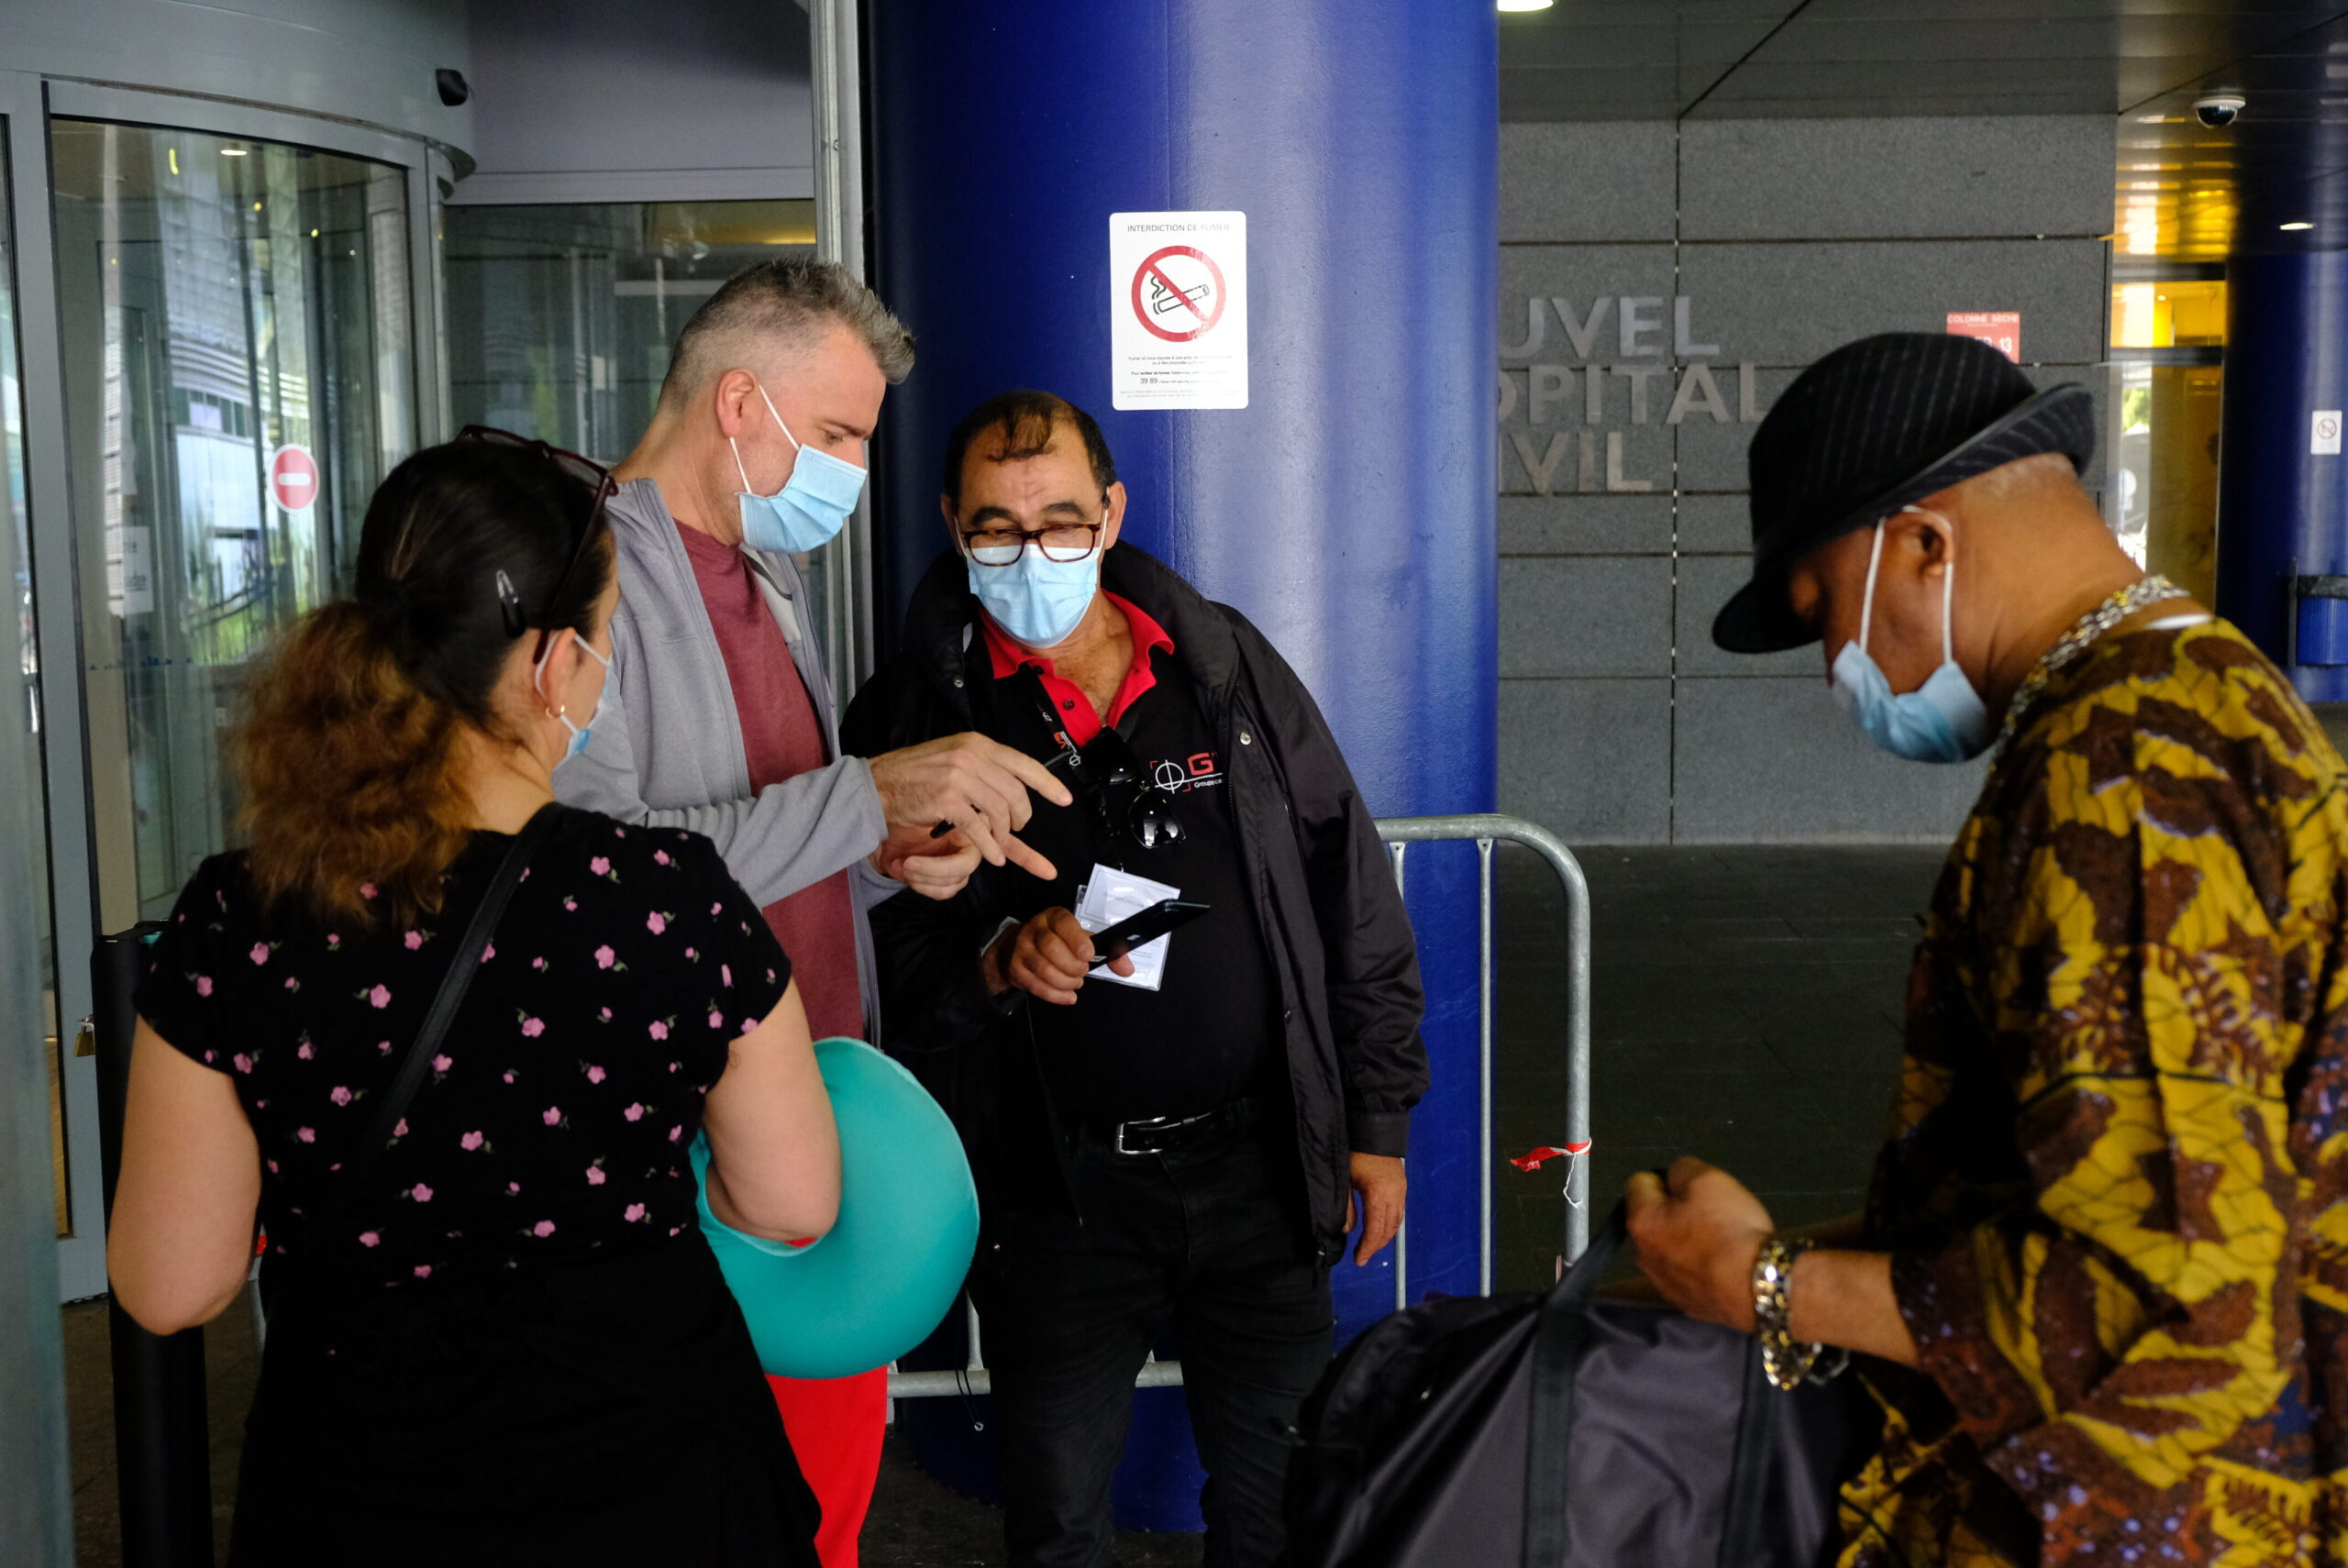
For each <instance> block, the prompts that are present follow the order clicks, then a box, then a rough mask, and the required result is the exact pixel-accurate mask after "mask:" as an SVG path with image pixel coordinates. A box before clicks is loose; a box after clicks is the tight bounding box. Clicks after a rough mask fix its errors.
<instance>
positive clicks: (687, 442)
mask: <svg viewBox="0 0 2348 1568" xmlns="http://www.w3.org/2000/svg"><path fill="white" fill-rule="evenodd" d="M912 369H913V337H912V335H911V334H909V333H908V332H906V330H905V329H904V327H903V326H902V325H900V324H899V322H898V321H897V319H896V317H895V316H893V315H890V313H889V311H888V309H887V307H885V306H884V305H882V304H881V301H880V300H879V299H878V298H877V297H875V296H874V294H873V293H872V292H871V290H869V289H868V288H866V287H865V286H864V285H863V284H862V283H861V282H858V281H857V280H856V279H855V278H853V277H851V276H849V275H848V274H847V272H846V271H842V270H841V269H840V268H839V267H837V266H836V265H833V264H831V263H828V262H819V261H814V260H811V259H799V258H793V259H786V260H780V261H769V262H762V263H760V264H759V265H758V266H755V267H751V268H749V269H748V270H746V271H742V272H740V273H737V274H736V275H735V276H734V277H733V278H731V279H728V280H727V281H726V282H725V285H724V286H723V287H721V288H720V289H718V290H717V292H716V293H714V294H712V295H711V296H710V297H709V299H708V301H707V302H705V303H704V304H703V305H702V306H701V308H700V309H699V310H697V311H695V312H694V313H693V316H692V320H690V321H688V322H687V323H686V324H685V328H684V331H683V332H682V333H681V335H680V336H679V337H678V340H677V347H676V349H675V352H674V354H673V355H672V356H671V358H670V365H669V373H668V377H667V379H666V380H665V381H663V382H662V383H661V387H660V401H659V405H658V407H657V408H656V409H655V411H654V413H653V416H652V423H651V426H650V427H649V428H648V430H647V431H646V432H645V434H644V438H643V439H642V440H641V441H639V442H638V443H637V447H636V449H635V450H634V451H633V452H631V453H629V454H628V456H627V458H626V459H625V460H624V461H622V462H621V463H620V465H619V466H618V468H617V469H615V470H614V472H613V475H612V478H613V479H614V480H617V481H618V484H617V488H616V489H615V491H613V493H612V495H611V498H610V500H609V502H608V503H607V505H606V511H607V513H608V514H609V516H610V518H611V524H612V541H613V549H614V552H615V555H616V556H617V558H618V563H619V580H620V601H619V607H618V609H617V610H616V611H615V612H614V613H613V616H612V672H611V678H610V680H609V682H608V684H607V685H606V687H605V701H604V705H603V708H602V710H601V711H600V712H599V714H598V715H597V719H596V723H595V731H596V744H595V745H594V746H593V749H591V750H587V751H584V752H581V754H580V755H579V756H575V757H573V758H571V759H570V761H568V762H567V763H566V764H565V765H564V766H563V767H562V768H561V770H560V771H559V772H558V773H557V774H556V776H555V789H556V792H557V793H558V794H559V796H560V797H561V799H562V800H563V801H564V802H565V803H566V804H570V805H574V806H582V807H585V808H587V809H588V810H591V811H597V812H604V813H605V814H606V815H609V816H614V817H617V818H619V819H621V820H622V821H624V822H645V823H654V824H658V825H661V826H672V827H682V828H689V829H691V830H692V831H693V832H696V833H700V834H706V835H707V836H708V837H709V838H710V839H711V840H712V841H713V842H714V843H715V844H716V845H717V849H718V852H719V853H720V854H721V855H723V856H725V866H726V869H727V870H729V871H731V872H732V873H733V874H734V877H735V879H736V880H737V881H738V882H740V883H741V884H742V886H743V887H744V888H745V889H747V890H748V892H749V894H750V896H751V897H752V898H754V899H756V900H758V902H759V905H760V907H761V908H762V909H763V910H764V911H765V913H766V917H767V923H768V925H769V926H770V928H771V929H772V930H773V932H774V934H775V937H776V939H777V940H778V941H780V942H781V944H782V946H783V950H784V951H785V952H787V953H789V954H790V955H791V961H792V975H793V977H795V978H796V979H797V981H798V984H799V990H800V995H801V997H802V999H803V1000H804V1002H805V1004H806V1008H807V1021H808V1024H809V1026H810V1027H811V1028H812V1029H813V1030H814V1033H815V1035H816V1037H817V1038H819V1039H821V1038H825V1037H828V1036H835V1035H847V1036H851V1037H855V1038H858V1039H872V1038H874V1037H875V1036H876V1034H877V1033H878V1030H879V1009H878V1007H877V1005H876V1003H875V996H874V990H873V985H872V980H873V975H872V965H871V955H870V950H869V949H870V942H869V935H868V933H867V931H866V928H865V922H864V920H863V918H862V911H863V909H864V908H866V907H868V906H869V905H870V904H872V903H874V902H876V901H878V900H881V899H882V898H886V897H887V896H889V895H890V894H891V893H893V892H895V891H896V890H897V889H899V888H900V887H903V886H910V887H913V888H915V889H920V890H921V891H922V892H923V893H925V894H926V895H928V896H930V897H932V898H939V897H946V896H948V895H950V894H952V893H953V892H954V891H956V890H957V889H959V888H960V887H961V885H962V882H963V880H964V878H967V877H968V876H969V873H970V870H971V868H972V867H976V866H979V865H980V864H983V863H984V862H986V861H988V860H994V861H1003V860H1009V861H1013V862H1016V863H1018V864H1021V865H1025V866H1028V867H1032V868H1034V869H1035V870H1036V871H1038V872H1040V873H1043V874H1050V873H1052V871H1053V869H1054V868H1053V867H1052V866H1051V865H1050V863H1049V862H1047V861H1046V860H1044V859H1043V857H1042V856H1038V855H1036V853H1035V852H1034V851H1033V850H1031V849H1029V848H1027V847H1026V846H1025V845H1023V844H1021V842H1020V841H1019V839H1018V838H1017V836H1016V833H1017V830H1019V829H1020V828H1021V827H1023V826H1024V824H1025V823H1026V822H1027V820H1028V812H1029V805H1028V799H1029V797H1028V791H1029V790H1030V789H1031V788H1032V789H1034V790H1037V791H1040V793H1041V795H1042V796H1043V797H1044V798H1045V799H1047V800H1054V801H1067V800H1069V799H1070V797H1069V792H1068V790H1067V788H1066V786H1064V785H1062V784H1061V783H1059V782H1058V780H1056V779H1054V778H1052V777H1051V775H1050V774H1049V772H1048V771H1047V770H1046V769H1045V768H1043V767H1040V766H1039V765H1037V764H1036V762H1034V761H1032V760H1031V759H1029V758H1028V757H1026V756H1023V755H1021V754H1020V753H1019V752H1017V751H1014V750H1013V749H1012V748H1010V747H1008V746H1005V745H1001V744H1000V743H998V742H995V741H992V740H989V739H987V738H986V737H984V736H982V735H978V734H969V733H964V734H938V735H936V736H925V737H923V739H924V741H925V743H926V744H925V745H916V746H911V747H896V748H889V749H888V750H886V752H885V753H859V752H858V751H857V750H856V749H855V748H853V747H849V748H846V749H843V748H842V747H841V746H840V745H839V744H838V739H837V736H836V734H835V727H834V726H835V713H834V710H833V703H832V691H831V686H830V684H829V681H828V679H827V678H826V675H825V670H824V667H823V661H822V658H821V656H820V654H819V653H818V650H817V646H816V643H815V639H814V631H813V628H812V627H811V626H810V625H809V624H808V620H807V597H806V594H805V591H804V590H803V585H802V584H801V581H800V578H799V572H798V568H797V565H796V563H795V561H794V559H793V558H794V557H796V556H800V555H803V554H804V553H805V552H806V551H809V550H813V549H815V548H817V547H821V546H823V545H825V544H826V543H828V542H829V541H830V540H831V539H832V537H833V536H835V535H836V534H837V533H838V531H839V529H840V525H842V524H843V523H844V522H845V521H846V520H847V515H848V513H849V512H850V510H852V509H853V508H854V506H855V504H856V501H857V497H858V494H859V493H861V491H862V490H863V485H864V443H865V441H866V439H867V438H868V437H869V436H870V435H871V433H872V426H873V425H874V424H875V422H876V421H877V420H878V419H879V417H880V412H881V398H882V397H883V396H884V395H885V394H886V393H887V392H888V389H889V386H890V384H891V383H892V382H894V381H902V380H903V379H904V377H905V376H906V374H907V373H908V372H909V371H911V370H912ZM968 728H969V726H965V730H966V731H967V730H968ZM937 823H950V824H952V826H951V828H950V830H949V831H948V832H947V833H944V834H936V833H935V824H937ZM774 1383H775V1396H776V1399H777V1401H778V1403H779V1404H780V1405H781V1408H782V1415H783V1422H784V1425H785V1426H786V1427H787V1428H788V1429H789V1430H790V1434H791V1441H792V1448H793V1450H794V1451H795V1452H797V1454H798V1456H799V1463H800V1468H801V1469H802V1470H803V1472H804V1473H805V1474H806V1476H807V1480H808V1484H809V1485H812V1486H813V1487H814V1490H815V1493H816V1496H817V1497H818V1499H819V1500H820V1501H821V1503H822V1505H823V1510H824V1521H823V1528H822V1529H821V1531H820V1532H819V1533H818V1535H817V1537H816V1546H817V1549H818V1551H820V1552H821V1553H822V1556H823V1561H824V1564H825V1568H855V1563H856V1560H857V1536H858V1529H859V1527H860V1526H861V1525H862V1522H863V1519H864V1515H865V1511H866V1509H867V1507H868V1506H869V1503H870V1500H871V1496H872V1486H873V1482H874V1479H875V1477H876V1476H877V1475H878V1474H879V1469H880V1463H881V1437H882V1432H883V1429H884V1426H885V1421H886V1410H887V1405H888V1387H887V1381H886V1374H885V1372H883V1371H882V1370H881V1369H880V1368H874V1369H873V1370H872V1371H870V1372H869V1373H867V1374H864V1375H860V1376H858V1377H853V1378H841V1379H834V1380H827V1381H820V1382H803V1381H797V1380H792V1379H782V1378H778V1379H775V1380H774Z"/></svg>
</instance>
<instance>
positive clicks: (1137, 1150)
mask: <svg viewBox="0 0 2348 1568" xmlns="http://www.w3.org/2000/svg"><path fill="white" fill-rule="evenodd" d="M1255 1120H1256V1102H1255V1101H1254V1100H1252V1099H1235V1100H1233V1101H1231V1102H1230V1103H1229V1104H1228V1105H1218V1106H1216V1107H1215V1108H1214V1109H1213V1110H1202V1111H1200V1112H1199V1113H1198V1114H1197V1115H1196V1116H1144V1117H1138V1118H1136V1119H1135V1120H1133V1121H1087V1122H1084V1123H1083V1124H1082V1128H1083V1131H1084V1132H1085V1133H1086V1134H1087V1135H1088V1136H1089V1137H1091V1138H1092V1139H1095V1140H1097V1141H1098V1142H1100V1143H1104V1144H1106V1145H1108V1147H1109V1148H1111V1149H1112V1150H1113V1151H1115V1152H1116V1153H1117V1154H1174V1153H1176V1152H1178V1151H1180V1150H1183V1149H1188V1148H1191V1147H1194V1146H1195V1145H1197V1144H1200V1143H1205V1142H1207V1141H1208V1140H1209V1139H1211V1138H1215V1137H1218V1136H1220V1135H1222V1134H1224V1133H1226V1132H1238V1131H1239V1130H1240V1129H1241V1128H1243V1127H1247V1126H1250V1125H1252V1124H1253V1123H1254V1121H1255Z"/></svg>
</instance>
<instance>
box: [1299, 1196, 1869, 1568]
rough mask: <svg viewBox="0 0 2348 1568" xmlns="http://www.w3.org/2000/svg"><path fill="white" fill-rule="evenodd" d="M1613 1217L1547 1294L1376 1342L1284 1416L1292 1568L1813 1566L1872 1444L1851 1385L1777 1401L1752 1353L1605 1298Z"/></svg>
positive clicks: (1464, 1311) (1470, 1307) (1458, 1308)
mask: <svg viewBox="0 0 2348 1568" xmlns="http://www.w3.org/2000/svg"><path fill="white" fill-rule="evenodd" d="M1628 1240H1629V1231H1628V1225H1627V1217H1626V1211H1625V1210H1624V1209H1623V1207H1622V1206H1620V1205H1617V1206H1616V1208H1615V1210H1614V1212H1613V1214H1612V1215H1611V1217H1609V1219H1608V1220H1607V1222H1606V1226H1605V1228H1604V1230H1603V1231H1601V1232H1600V1235H1599V1236H1598V1237H1597V1239H1596V1240H1595V1241H1593V1242H1592V1243H1591V1244H1590V1248H1589V1251H1588V1252H1587V1253H1584V1254H1583V1255H1582V1257H1581V1259H1580V1260H1579V1261H1578V1262H1577V1263H1576V1264H1574V1266H1573V1267H1572V1268H1570V1269H1568V1270H1567V1271H1566V1275H1565V1277H1564V1278H1563V1279H1562V1280H1560V1281H1559V1282H1558V1283H1557V1286H1556V1288H1555V1289H1553V1290H1551V1291H1550V1292H1548V1294H1546V1295H1545V1296H1532V1295H1524V1296H1490V1297H1452V1298H1447V1299H1445V1298H1438V1299H1434V1300H1430V1301H1426V1302H1423V1303H1422V1304H1421V1305H1419V1306H1416V1307H1412V1308H1407V1309H1404V1310H1402V1311H1400V1312H1397V1313H1395V1314H1394V1315H1393V1316H1392V1317H1390V1318H1388V1319H1386V1320H1384V1321H1382V1322H1380V1323H1379V1324H1377V1325H1376V1326H1374V1327H1372V1328H1371V1329H1370V1330H1369V1331H1368V1332H1366V1333H1364V1334H1363V1335H1362V1336H1361V1337H1360V1338H1359V1339H1357V1340H1356V1341H1355V1342H1353V1343H1352V1344H1351V1345H1350V1346H1348V1347H1347V1348H1346V1352H1345V1353H1344V1354H1342V1355H1340V1356H1339V1357H1338V1358H1337V1360H1336V1362H1335V1364H1333V1365H1331V1367H1330V1368H1329V1371H1328V1374H1327V1375H1325V1376H1324V1378H1323V1379H1322V1381H1321V1385H1320V1386H1319V1387H1318V1388H1316V1389H1315V1390H1314V1391H1313V1393H1312V1397H1311V1398H1309V1399H1308V1400H1307V1401H1306V1402H1305V1405H1304V1408H1303V1410H1302V1412H1301V1415H1300V1416H1299V1418H1298V1424H1299V1427H1300V1429H1301V1437H1300V1440H1299V1441H1300V1446H1299V1447H1298V1449H1297V1452H1296V1453H1295V1455H1294V1456H1293V1459H1292V1461H1291V1463H1290V1471H1289V1489H1288V1512H1289V1532H1290V1533H1289V1557H1288V1562H1290V1565H1291V1568H1453V1565H1457V1568H1511V1565H1513V1564H1519V1563H1521V1564H1523V1568H1709V1565H1713V1564H1717V1565H1718V1568H1814V1565H1815V1564H1818V1563H1820V1562H1829V1561H1831V1560H1832V1559H1833V1555H1834V1552H1835V1551H1836V1548H1837V1546H1838V1544H1839V1536H1838V1530H1837V1526H1836V1518H1835V1512H1836V1492H1837V1490H1838V1489H1839V1487H1840V1485H1841V1484H1842V1482H1843V1481H1844V1480H1845V1479H1847V1478H1848V1477H1849V1476H1850V1475H1852V1474H1855V1473H1856V1471H1857V1469H1858V1466H1859V1465H1860V1464H1861V1463H1864V1462H1865V1460H1866V1456H1867V1454H1868V1453H1869V1452H1871V1451H1872V1449H1873V1447H1874V1445H1875V1443H1876V1442H1877V1441H1878V1439H1879V1433H1880V1420H1879V1419H1878V1416H1877V1410H1876V1407H1875V1405H1874V1402H1873V1401H1872V1400H1871V1399H1870V1398H1869V1397H1867V1395H1866V1391H1865V1390H1864V1389H1863V1388H1862V1387H1860V1386H1859V1380H1858V1379H1857V1378H1856V1377H1848V1376H1846V1377H1841V1378H1836V1379H1834V1380H1833V1381H1832V1382H1830V1383H1824V1384H1816V1383H1805V1384H1803V1385H1802V1386H1800V1387H1799V1388H1797V1389H1796V1390H1794V1391H1793V1392H1792V1393H1790V1394H1789V1393H1784V1392H1781V1391H1780V1390H1778V1389H1777V1388H1774V1387H1772V1386H1770V1384H1769V1381H1768V1379H1767V1376H1766V1375H1764V1374H1763V1372H1762V1369H1761V1346H1760V1342H1759V1341H1758V1340H1755V1339H1754V1338H1752V1337H1751V1336H1749V1335H1745V1334H1739V1333H1734V1332H1732V1331H1729V1330H1727V1329H1722V1328H1719V1327H1717V1326H1715V1325H1713V1324H1711V1323H1701V1322H1698V1321H1697V1320H1694V1319H1692V1318H1689V1317H1687V1316H1685V1315H1684V1314H1682V1313H1679V1312H1677V1311H1674V1310H1672V1309H1668V1308H1665V1307H1656V1306H1648V1305H1645V1304H1642V1303H1638V1302H1632V1301H1614V1300H1601V1299H1599V1298H1598V1297H1597V1290H1598V1285H1599V1281H1600V1278H1601V1277H1602V1276H1603V1275H1604V1274H1605V1272H1606V1269H1607V1265H1608V1264H1609V1263H1610V1262H1611V1260H1612V1259H1613V1258H1614V1257H1615V1256H1616V1255H1618V1254H1619V1253H1621V1251H1622V1250H1623V1247H1624V1245H1625V1244H1626V1243H1627V1242H1628Z"/></svg>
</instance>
